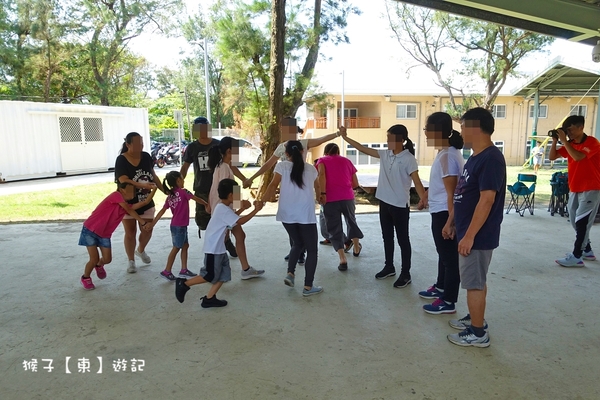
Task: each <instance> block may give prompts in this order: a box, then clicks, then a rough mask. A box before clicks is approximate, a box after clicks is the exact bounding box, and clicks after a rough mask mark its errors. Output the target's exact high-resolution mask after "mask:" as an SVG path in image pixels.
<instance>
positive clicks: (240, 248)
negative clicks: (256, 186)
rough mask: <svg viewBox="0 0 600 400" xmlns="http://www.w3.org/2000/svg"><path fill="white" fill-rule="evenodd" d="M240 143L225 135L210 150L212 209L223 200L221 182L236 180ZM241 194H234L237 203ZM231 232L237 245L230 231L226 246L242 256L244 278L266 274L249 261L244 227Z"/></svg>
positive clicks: (232, 252)
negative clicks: (235, 163) (235, 162)
mask: <svg viewBox="0 0 600 400" xmlns="http://www.w3.org/2000/svg"><path fill="white" fill-rule="evenodd" d="M238 143H239V142H238V141H237V140H236V139H234V138H231V137H229V136H225V137H224V138H223V139H221V141H220V143H219V145H218V146H213V147H211V148H210V150H209V151H208V161H207V165H208V167H209V168H210V170H211V171H212V173H213V179H212V185H211V187H210V192H209V194H208V202H209V204H210V209H211V210H214V209H215V208H216V207H217V204H219V202H220V201H221V200H220V199H219V190H218V189H219V183H220V182H221V181H222V180H223V179H233V180H235V175H234V173H233V170H232V168H231V162H232V160H233V154H234V153H237V151H238V148H239V147H238V146H239V144H238ZM240 175H241V174H240ZM241 178H242V182H243V181H245V180H246V178H245V177H244V176H243V175H242V176H241ZM239 196H240V193H239V192H238V193H236V194H235V195H234V197H236V198H235V200H236V203H237V202H238V201H239V200H241V197H239ZM230 207H231V208H233V204H231V205H230ZM231 233H233V236H234V237H235V245H234V244H233V242H232V241H231V237H230V235H229V232H228V233H227V235H226V236H225V248H226V249H227V251H228V252H229V255H230V256H231V257H239V258H240V264H242V279H252V278H257V277H259V276H260V275H262V274H264V273H265V271H264V270H263V269H258V270H257V269H254V267H251V266H250V264H249V263H248V258H247V256H246V233H245V232H244V230H243V229H242V226H241V225H235V226H234V227H233V229H232V230H231Z"/></svg>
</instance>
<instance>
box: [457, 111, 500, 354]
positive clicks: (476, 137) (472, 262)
mask: <svg viewBox="0 0 600 400" xmlns="http://www.w3.org/2000/svg"><path fill="white" fill-rule="evenodd" d="M461 128H462V129H461V131H462V132H461V134H462V136H463V138H464V142H465V147H467V146H469V145H470V147H471V148H472V149H473V154H472V155H471V157H470V158H469V159H468V160H467V162H466V163H465V166H464V169H463V172H462V175H461V176H460V178H459V180H458V185H457V186H456V190H455V191H454V219H455V228H456V235H457V239H458V253H459V269H460V280H461V285H462V287H463V288H464V289H466V290H467V306H468V308H469V314H467V316H466V317H464V318H462V319H458V320H450V321H449V322H450V326H452V327H453V328H456V329H460V330H461V332H460V333H456V334H452V335H448V340H450V342H452V343H454V344H457V345H459V346H476V347H488V346H489V345H490V339H489V336H488V333H487V323H486V322H485V319H484V314H485V298H486V294H487V285H486V275H487V272H488V267H489V265H490V261H491V259H492V252H493V250H494V249H495V248H496V247H498V244H499V241H500V224H501V223H502V217H503V211H504V196H505V193H506V162H505V160H504V156H503V155H502V152H500V150H498V148H497V147H496V146H494V142H493V141H492V133H493V132H494V117H493V116H492V114H491V113H490V112H489V111H488V110H486V109H484V108H473V109H471V110H469V111H467V112H466V113H465V114H464V115H463V116H462V118H461ZM453 233H454V232H452V233H451V234H453Z"/></svg>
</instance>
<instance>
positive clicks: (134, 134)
mask: <svg viewBox="0 0 600 400" xmlns="http://www.w3.org/2000/svg"><path fill="white" fill-rule="evenodd" d="M137 136H142V135H140V134H139V133H137V132H129V133H128V134H127V136H125V139H124V140H125V141H124V142H123V146H122V147H121V154H123V153H126V152H127V150H128V147H127V145H128V144H131V141H132V140H133V138H134V137H137Z"/></svg>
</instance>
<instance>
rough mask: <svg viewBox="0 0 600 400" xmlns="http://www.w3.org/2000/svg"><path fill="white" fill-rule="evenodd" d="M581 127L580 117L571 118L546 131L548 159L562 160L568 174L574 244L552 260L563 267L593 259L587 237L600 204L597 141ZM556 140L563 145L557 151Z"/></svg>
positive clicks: (583, 122)
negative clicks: (559, 126)
mask: <svg viewBox="0 0 600 400" xmlns="http://www.w3.org/2000/svg"><path fill="white" fill-rule="evenodd" d="M584 124H585V118H584V117H583V116H581V115H571V116H570V117H568V118H567V119H565V120H564V122H563V124H562V128H559V129H556V130H553V131H550V132H548V134H549V135H551V136H552V146H551V147H550V155H549V158H550V160H556V159H557V158H559V157H565V158H566V159H567V169H568V172H569V203H568V205H567V209H568V210H569V216H570V221H571V225H572V226H573V229H575V244H574V245H573V252H572V253H567V254H566V257H564V258H560V259H558V260H556V263H557V264H559V265H561V266H563V267H584V266H585V265H584V263H583V260H590V261H593V260H595V259H596V256H595V255H594V252H593V251H592V247H591V245H590V238H589V235H590V229H591V228H592V224H593V223H594V217H595V216H596V213H597V212H598V204H600V142H598V139H596V138H595V137H593V136H588V135H586V134H585V133H584V132H583V127H584ZM567 137H568V138H567ZM559 140H560V141H561V142H562V143H563V146H561V147H558V148H557V147H556V144H557V143H558V141H559Z"/></svg>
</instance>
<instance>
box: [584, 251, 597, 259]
mask: <svg viewBox="0 0 600 400" xmlns="http://www.w3.org/2000/svg"><path fill="white" fill-rule="evenodd" d="M581 258H583V259H584V260H586V261H596V256H595V255H594V250H590V251H584V252H583V254H582V257H581Z"/></svg>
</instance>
